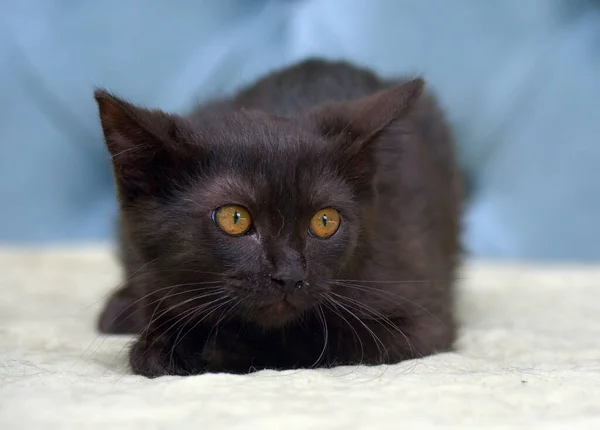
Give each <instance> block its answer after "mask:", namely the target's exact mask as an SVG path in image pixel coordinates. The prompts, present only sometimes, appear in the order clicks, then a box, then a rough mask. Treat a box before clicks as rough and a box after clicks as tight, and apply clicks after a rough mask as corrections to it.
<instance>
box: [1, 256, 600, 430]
mask: <svg viewBox="0 0 600 430" xmlns="http://www.w3.org/2000/svg"><path fill="white" fill-rule="evenodd" d="M118 282H119V270H118V268H117V266H116V264H115V261H114V259H113V258H112V256H111V254H110V252H108V251H107V249H105V248H86V249H83V248H77V249H71V250H68V249H66V250H65V249H62V250H48V251H39V250H38V251H24V250H20V251H15V250H4V251H1V252H0V293H1V294H0V428H1V429H3V430H8V429H20V428H23V429H37V428H40V429H42V428H43V429H71V428H73V429H81V428H85V429H117V428H144V429H159V428H165V429H166V428H168V429H174V428H177V429H184V428H197V429H219V430H221V429H244V430H248V429H261V430H263V429H264V430H270V429H277V430H280V429H285V430H294V429H315V430H325V429H377V430H385V429H394V430H396V429H402V428H420V429H427V428H437V427H439V426H453V427H458V428H482V427H485V428H528V429H533V428H563V427H564V428H590V429H592V428H593V429H598V428H600V348H599V341H600V268H594V267H575V266H569V267H556V266H555V267H546V268H544V267H539V266H535V267H534V266H526V265H509V264H504V265H490V264H484V263H470V264H468V265H466V267H465V268H464V270H463V273H462V276H461V283H460V290H459V293H460V294H459V296H460V298H459V305H458V312H459V315H460V318H461V321H462V326H463V328H462V331H461V334H460V338H459V341H458V342H457V351H456V352H454V353H449V354H441V355H438V356H434V357H429V358H425V359H421V360H416V361H411V362H406V363H402V364H399V365H395V366H385V367H375V368H363V367H360V368H355V367H351V368H338V369H333V370H310V371H309V370H304V371H292V372H282V373H277V372H259V373H256V374H253V375H249V376H231V375H202V376H197V377H186V378H179V377H164V378H159V379H155V380H149V379H145V378H142V377H138V376H133V375H131V374H130V373H129V371H128V368H127V360H126V355H127V353H126V348H127V346H128V344H129V343H130V341H131V339H130V338H117V337H107V336H103V335H98V334H97V333H96V332H95V330H94V327H95V326H94V324H95V318H96V316H97V312H98V309H99V307H100V305H101V303H102V300H103V297H104V296H105V295H106V294H107V293H108V291H109V290H110V289H111V288H112V287H114V286H115V285H117V284H118Z"/></svg>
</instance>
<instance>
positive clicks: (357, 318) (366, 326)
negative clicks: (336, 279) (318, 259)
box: [329, 295, 388, 356]
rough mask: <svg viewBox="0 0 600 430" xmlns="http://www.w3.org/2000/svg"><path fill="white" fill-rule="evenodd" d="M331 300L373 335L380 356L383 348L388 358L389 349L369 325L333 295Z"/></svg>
mask: <svg viewBox="0 0 600 430" xmlns="http://www.w3.org/2000/svg"><path fill="white" fill-rule="evenodd" d="M329 298H330V299H331V300H332V301H333V302H335V303H336V305H337V306H338V307H339V308H340V309H341V310H344V311H346V312H347V313H348V314H349V315H350V316H351V317H352V318H354V319H355V320H356V321H358V322H359V323H360V324H361V325H362V326H363V327H364V328H365V330H367V332H369V334H370V335H371V337H372V338H373V340H374V341H375V345H376V346H377V351H378V352H379V354H381V353H382V351H381V348H383V350H384V351H385V354H386V356H387V355H388V351H387V348H386V347H385V344H384V343H383V342H382V341H381V339H379V337H378V336H377V335H376V334H375V332H374V331H373V330H372V329H371V328H370V327H369V326H368V325H367V324H365V323H364V321H363V320H362V319H361V318H360V317H359V316H358V315H356V314H355V313H354V312H352V310H350V309H348V308H347V307H346V306H345V305H343V304H342V303H340V302H339V301H337V300H334V298H333V297H332V296H331V295H329Z"/></svg>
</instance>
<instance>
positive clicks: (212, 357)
mask: <svg viewBox="0 0 600 430" xmlns="http://www.w3.org/2000/svg"><path fill="white" fill-rule="evenodd" d="M151 330H152V329H150V330H149V331H150V332H151ZM182 333H183V334H184V336H185V337H184V338H180V337H178V336H177V335H178V334H182ZM252 361H253V360H252V349H250V348H249V347H247V344H246V342H245V341H244V340H243V339H242V338H241V337H240V336H239V331H238V330H237V329H235V328H234V329H228V328H223V327H220V328H219V329H218V330H212V329H210V328H209V327H196V328H194V329H193V330H191V331H189V329H188V328H186V327H185V326H179V327H177V328H171V329H170V330H169V332H168V333H162V334H160V335H158V336H142V337H140V339H139V340H138V341H137V342H136V343H135V345H134V346H133V348H132V349H131V351H130V355H129V362H130V365H131V368H132V370H133V372H134V373H136V374H138V375H143V376H147V377H151V378H153V377H158V376H163V375H182V376H183V375H197V374H201V373H205V372H225V373H248V372H250V371H251V370H252V369H251V368H252Z"/></svg>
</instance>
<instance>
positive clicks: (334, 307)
mask: <svg viewBox="0 0 600 430" xmlns="http://www.w3.org/2000/svg"><path fill="white" fill-rule="evenodd" d="M321 297H322V298H323V299H324V300H325V302H323V306H325V307H326V308H327V309H329V310H330V311H331V312H333V313H334V314H336V315H337V316H338V317H340V318H341V319H342V320H343V321H344V322H345V323H346V324H347V325H348V327H350V329H351V330H352V336H353V337H354V338H355V339H356V340H357V341H358V344H359V346H360V362H359V363H358V365H360V364H362V362H363V360H364V357H365V348H364V345H363V343H362V340H361V338H360V335H359V334H358V332H357V331H356V329H355V328H354V326H353V325H352V324H351V323H350V321H348V320H347V319H346V317H345V316H344V315H342V314H341V313H340V312H339V311H338V310H337V303H336V302H335V301H333V300H332V299H331V298H330V297H329V296H328V295H327V294H321Z"/></svg>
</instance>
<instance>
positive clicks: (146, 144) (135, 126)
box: [94, 90, 192, 199]
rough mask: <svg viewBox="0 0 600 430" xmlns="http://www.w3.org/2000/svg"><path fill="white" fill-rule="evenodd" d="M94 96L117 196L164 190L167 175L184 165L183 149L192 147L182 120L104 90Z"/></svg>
mask: <svg viewBox="0 0 600 430" xmlns="http://www.w3.org/2000/svg"><path fill="white" fill-rule="evenodd" d="M94 97H95V99H96V102H97V104H98V109H99V112H100V122H101V124H102V130H103V131H104V139H105V142H106V146H107V148H108V151H109V152H110V154H111V156H112V163H113V167H114V173H115V180H116V182H117V187H118V190H119V194H120V197H121V198H124V199H131V198H135V197H137V196H140V195H153V194H154V193H157V192H160V191H161V190H163V191H164V190H165V188H164V187H165V185H166V184H168V183H169V182H172V181H173V179H174V178H173V177H172V176H170V175H176V173H177V171H178V170H181V168H183V166H182V165H181V163H183V162H185V157H184V155H185V154H184V152H185V151H186V150H187V151H190V150H191V149H192V148H191V146H190V145H189V144H188V142H189V137H190V135H191V133H190V132H189V131H188V130H187V127H186V124H185V122H184V120H183V119H182V118H180V117H176V116H173V115H168V114H166V113H164V112H161V111H158V110H149V109H144V108H139V107H136V106H134V105H132V104H131V103H128V102H126V101H124V100H122V99H120V98H118V97H115V96H113V95H111V94H110V93H108V92H106V91H104V90H96V91H95V92H94ZM188 159H189V157H188Z"/></svg>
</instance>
